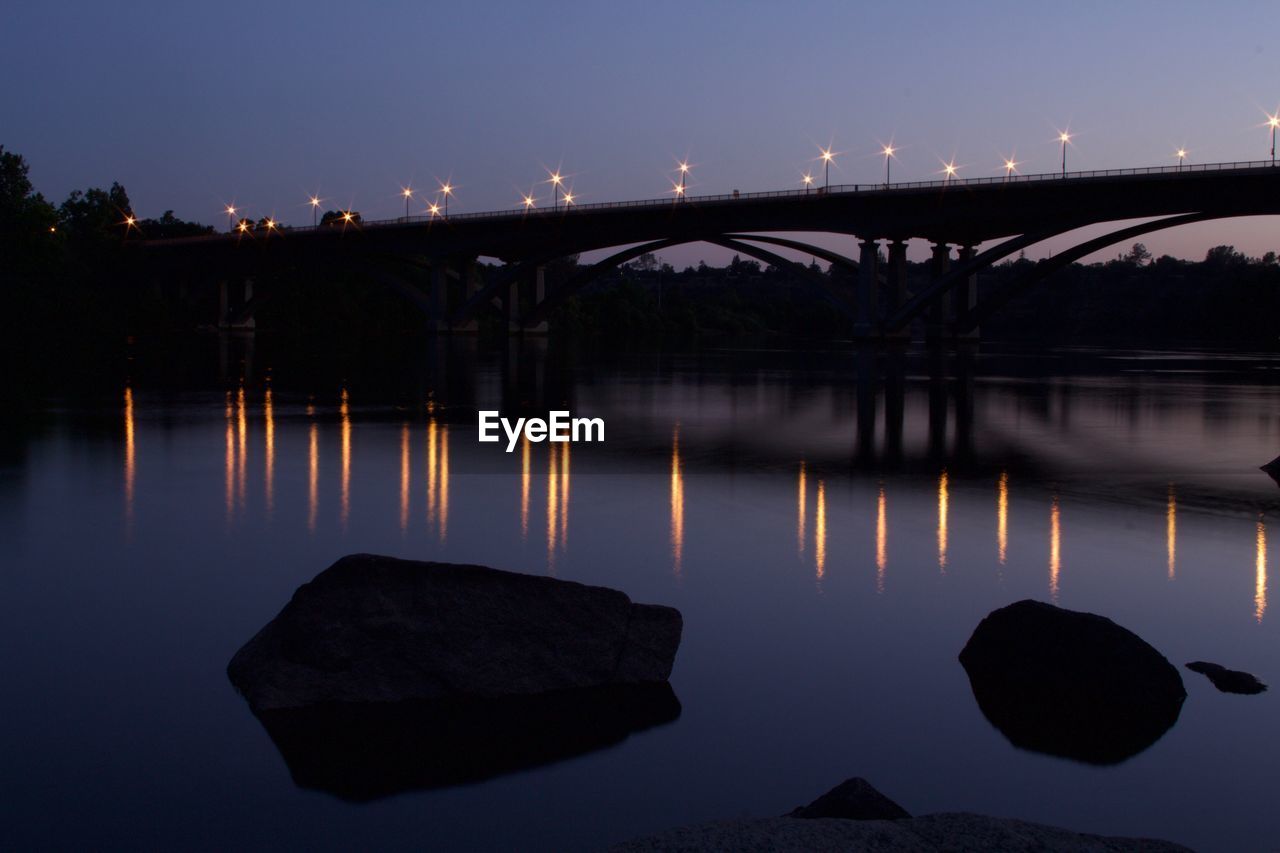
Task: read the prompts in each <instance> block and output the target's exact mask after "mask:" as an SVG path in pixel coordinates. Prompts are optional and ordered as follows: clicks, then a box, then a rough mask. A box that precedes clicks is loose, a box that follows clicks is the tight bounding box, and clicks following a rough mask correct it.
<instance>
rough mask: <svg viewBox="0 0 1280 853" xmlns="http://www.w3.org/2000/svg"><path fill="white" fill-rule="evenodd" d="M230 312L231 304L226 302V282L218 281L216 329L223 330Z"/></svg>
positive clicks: (224, 280)
mask: <svg viewBox="0 0 1280 853" xmlns="http://www.w3.org/2000/svg"><path fill="white" fill-rule="evenodd" d="M230 310H231V304H230V302H228V300H227V280H226V279H225V278H223V279H219V280H218V328H219V329H225V328H226V327H227V319H228V318H229V317H230V314H229V313H228V312H229V311H230Z"/></svg>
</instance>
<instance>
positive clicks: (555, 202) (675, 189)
mask: <svg viewBox="0 0 1280 853" xmlns="http://www.w3.org/2000/svg"><path fill="white" fill-rule="evenodd" d="M1263 126H1264V127H1266V128H1268V129H1270V131H1271V161H1272V162H1273V163H1274V162H1275V159H1276V130H1277V129H1280V111H1278V112H1277V113H1276V114H1274V115H1272V114H1268V115H1267V121H1266V123H1265V124H1264V125H1263ZM1071 136H1072V134H1071V132H1070V131H1069V130H1064V131H1060V132H1059V133H1058V137H1057V139H1056V141H1057V142H1058V143H1059V144H1060V145H1061V150H1062V174H1063V175H1066V173H1067V147H1068V145H1069V144H1070V143H1071ZM818 151H819V154H818V157H817V158H815V159H816V160H817V161H818V162H821V163H822V171H823V177H822V183H823V188H824V189H826V188H829V187H830V186H831V163H832V162H833V161H834V160H835V159H836V157H838V156H840V154H841V153H842V152H838V151H835V150H833V149H832V148H830V147H827V148H822V147H819V149H818ZM898 151H899V149H898V148H896V147H895V146H894V145H893V143H892V142H890V143H889V144H888V145H884V146H882V147H881V149H880V151H879V152H878V153H879V155H880V156H882V157H884V182H885V185H886V186H887V185H888V184H889V183H890V177H891V174H892V172H891V169H892V165H893V160H894V158H895V155H896V154H897V152H898ZM1174 156H1175V157H1177V159H1178V167H1179V168H1181V167H1182V165H1183V163H1184V162H1185V161H1186V158H1187V149H1185V148H1179V149H1178V150H1177V151H1175V152H1174ZM1003 160H1004V162H1003V164H1002V167H1003V169H1004V175H1005V178H1006V179H1008V178H1010V177H1011V176H1013V175H1015V174H1017V172H1018V166H1019V165H1021V164H1020V163H1019V162H1018V161H1017V160H1015V159H1014V158H1013V157H1005V158H1003ZM961 168H963V167H962V166H960V165H957V164H956V162H955V158H952V159H951V160H944V161H942V168H941V169H940V170H939V171H938V173H937V174H940V175H942V177H943V181H944V182H945V181H950V180H951V179H952V178H954V177H956V175H957V174H958V172H959V170H960V169H961ZM692 169H693V167H692V166H691V165H690V164H689V162H688V161H687V160H681V161H679V162H678V163H677V164H676V171H677V174H678V179H677V180H673V181H672V182H671V189H670V190H669V192H671V193H673V194H674V195H675V198H676V199H678V200H683V199H684V198H685V194H686V191H687V189H688V179H689V173H690V171H691V170H692ZM547 176H548V177H547V179H546V180H544V181H542V182H541V183H544V184H550V185H551V206H552V209H553V210H558V209H559V208H560V205H561V204H564V206H565V207H569V206H571V205H572V204H574V203H575V201H576V197H575V196H574V193H573V190H572V188H571V187H569V186H567V185H566V183H565V179H566V176H565V175H563V174H561V172H560V170H559V169H557V170H555V171H551V170H548V172H547ZM814 183H815V178H814V176H813V174H812V172H805V173H804V174H803V175H801V177H800V184H801V186H803V187H804V188H805V189H806V190H809V189H812V188H813V185H814ZM455 189H456V188H455V187H454V186H453V185H452V183H451V182H449V181H445V182H443V183H441V184H440V187H439V190H438V191H437V195H436V197H435V199H434V200H433V201H432V202H431V203H430V204H428V205H427V208H426V210H425V211H424V213H425V214H426V215H429V216H430V217H432V218H433V219H434V218H436V217H445V218H447V217H448V216H449V198H450V196H452V195H453V194H454V190H455ZM400 195H401V196H402V197H403V198H404V215H405V218H406V219H407V218H408V217H409V202H410V201H411V200H412V199H413V197H414V195H415V190H414V189H413V188H412V187H409V186H404V187H401V188H400ZM322 201H323V199H321V198H320V197H319V196H314V195H313V196H310V197H309V198H308V199H307V203H308V204H310V205H311V210H312V223H311V224H312V226H316V225H319V211H320V204H321V202H322ZM519 204H520V205H521V206H523V208H524V209H525V210H533V209H535V208H536V207H537V204H538V202H537V198H536V197H535V196H534V193H533V191H532V190H530V192H529V193H528V194H522V195H521V197H520V202H519ZM225 212H226V214H227V226H228V228H229V229H232V228H233V229H234V230H237V231H240V232H242V233H243V232H247V231H249V230H250V229H251V228H252V227H253V226H251V225H249V224H248V223H247V222H243V221H242V222H240V223H238V224H236V223H235V222H234V221H233V220H234V217H235V215H236V213H237V212H240V211H239V209H238V208H237V207H236V206H235V205H234V204H229V205H227V206H226V208H225ZM355 217H356V214H355V212H354V211H351V210H344V211H342V215H341V217H340V221H341V222H342V223H343V224H344V225H345V224H352V223H354V221H355ZM136 222H137V220H135V219H134V218H133V217H132V216H130V217H128V218H127V219H126V220H125V225H126V226H127V227H133V226H134V225H136ZM263 224H264V225H265V227H266V228H267V230H269V231H270V230H274V229H276V228H279V227H280V223H279V222H277V221H276V220H275V219H274V218H271V217H268V218H267V220H266V221H265V222H264V223H263Z"/></svg>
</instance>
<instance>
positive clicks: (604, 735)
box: [258, 683, 680, 802]
mask: <svg viewBox="0 0 1280 853" xmlns="http://www.w3.org/2000/svg"><path fill="white" fill-rule="evenodd" d="M679 716H680V702H679V700H677V699H676V695H675V693H674V692H673V691H672V690H671V685H670V684H666V683H660V684H626V685H616V686H610V687H588V688H581V689H576V690H560V691H556V692H554V693H542V694H539V695H537V696H514V697H508V698H503V699H456V700H448V699H446V700H431V701H407V702H366V703H363V704H344V705H314V706H311V707H308V708H289V709H283V710H275V711H263V712H262V713H260V714H259V715H258V718H259V719H260V720H261V721H262V724H263V726H264V727H265V728H266V730H267V733H268V734H269V735H270V736H271V739H272V741H273V742H274V743H275V745H276V748H277V749H279V750H280V754H281V755H282V756H283V757H284V760H285V763H286V764H287V765H288V766H289V772H290V774H291V775H292V776H293V781H294V783H295V784H296V785H298V786H299V787H301V788H310V789H313V790H319V791H325V792H326V793H329V794H333V795H334V796H337V797H340V798H341V799H344V800H348V801H352V802H366V801H369V800H375V799H378V798H380V797H386V796H390V795H392V794H398V793H402V792H404V791H411V790H419V789H428V788H440V787H445V786H450V785H461V784H468V783H472V782H480V781H483V780H485V779H490V778H493V777H495V776H500V775H503V774H505V773H513V772H516V771H519V770H525V769H528V768H532V767H538V766H541V765H544V764H550V763H553V762H556V761H561V760H564V759H567V758H572V757H574V756H577V755H583V754H585V753H588V752H593V751H595V750H598V749H603V748H605V747H609V746H612V745H614V744H617V743H620V742H622V741H623V740H625V739H626V738H627V737H629V736H630V735H631V734H632V733H634V732H638V731H641V730H643V729H647V728H652V727H654V726H658V725H662V724H664V723H669V722H671V721H673V720H675V719H676V718H677V717H679Z"/></svg>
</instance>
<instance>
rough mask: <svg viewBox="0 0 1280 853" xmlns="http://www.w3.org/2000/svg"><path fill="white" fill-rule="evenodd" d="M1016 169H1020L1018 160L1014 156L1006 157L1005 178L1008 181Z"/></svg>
mask: <svg viewBox="0 0 1280 853" xmlns="http://www.w3.org/2000/svg"><path fill="white" fill-rule="evenodd" d="M1016 171H1018V161H1017V160H1014V159H1013V158H1012V157H1006V158H1004V179H1005V182H1006V183H1007V182H1008V180H1009V176H1010V175H1012V174H1013V173H1014V172H1016Z"/></svg>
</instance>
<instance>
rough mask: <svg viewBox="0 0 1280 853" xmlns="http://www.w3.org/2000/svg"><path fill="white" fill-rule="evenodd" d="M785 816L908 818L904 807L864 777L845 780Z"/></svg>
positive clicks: (869, 818) (858, 818) (872, 818)
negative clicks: (872, 785)
mask: <svg viewBox="0 0 1280 853" xmlns="http://www.w3.org/2000/svg"><path fill="white" fill-rule="evenodd" d="M787 817H796V818H806V819H809V820H812V819H815V818H824V817H839V818H844V819H846V820H901V819H902V818H908V817H911V815H910V814H908V813H907V810H906V809H904V808H903V807H902V806H900V805H898V804H897V803H895V802H894V801H893V800H891V799H889V798H888V797H886V796H885V795H884V794H882V793H880V792H879V791H877V790H876V789H875V788H873V787H871V783H870V782H868V781H867V780H866V779H863V778H861V777H858V776H855V777H854V778H852V779H846V780H845V781H843V782H841V783H840V784H839V785H837V786H836V787H834V788H832V789H831V790H830V791H827V792H826V793H825V794H823V795H822V796H821V797H818V799H816V800H814V801H813V802H812V803H809V805H807V806H800V807H799V808H796V809H793V810H792V811H791V813H790V814H788V815H787Z"/></svg>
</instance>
